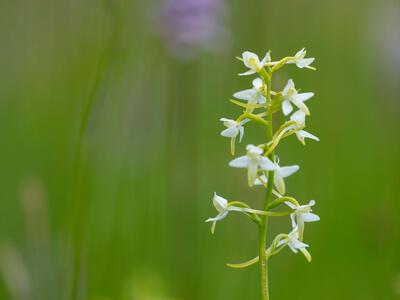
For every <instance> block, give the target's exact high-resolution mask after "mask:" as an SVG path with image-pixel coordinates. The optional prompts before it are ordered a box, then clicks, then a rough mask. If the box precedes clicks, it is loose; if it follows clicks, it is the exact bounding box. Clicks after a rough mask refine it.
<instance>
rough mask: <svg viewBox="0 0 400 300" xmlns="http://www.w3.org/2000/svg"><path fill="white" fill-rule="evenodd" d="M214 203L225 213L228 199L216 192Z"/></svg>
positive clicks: (217, 208)
mask: <svg viewBox="0 0 400 300" xmlns="http://www.w3.org/2000/svg"><path fill="white" fill-rule="evenodd" d="M213 204H214V207H215V208H216V210H218V211H219V212H220V213H223V212H225V211H226V208H227V207H228V200H226V199H225V198H223V197H221V196H218V195H217V193H214V197H213Z"/></svg>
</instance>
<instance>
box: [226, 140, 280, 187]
mask: <svg viewBox="0 0 400 300" xmlns="http://www.w3.org/2000/svg"><path fill="white" fill-rule="evenodd" d="M246 150H247V154H246V155H244V156H241V157H238V158H235V159H234V160H232V161H231V162H230V163H229V166H231V167H234V168H247V174H248V175H247V177H248V183H249V186H253V185H254V180H255V179H256V177H257V172H258V169H259V168H260V169H263V170H265V171H274V170H276V165H275V164H274V163H273V162H272V161H271V160H270V159H269V158H268V157H266V156H262V154H263V152H264V151H263V149H261V148H260V147H257V146H254V145H247V147H246Z"/></svg>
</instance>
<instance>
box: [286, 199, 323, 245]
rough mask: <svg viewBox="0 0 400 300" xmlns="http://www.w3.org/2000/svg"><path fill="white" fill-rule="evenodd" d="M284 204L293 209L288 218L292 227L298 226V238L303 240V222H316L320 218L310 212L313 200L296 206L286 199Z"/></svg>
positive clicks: (313, 203)
mask: <svg viewBox="0 0 400 300" xmlns="http://www.w3.org/2000/svg"><path fill="white" fill-rule="evenodd" d="M285 204H286V205H287V206H289V207H290V208H291V209H293V210H294V212H293V213H292V214H290V219H291V220H292V226H293V228H295V227H298V229H299V238H300V240H303V235H304V223H305V222H316V221H319V220H320V218H319V216H318V215H316V214H313V213H312V209H311V207H312V206H314V205H315V200H311V201H310V202H309V203H308V204H306V205H299V206H296V205H294V204H293V203H291V202H288V201H286V202H285Z"/></svg>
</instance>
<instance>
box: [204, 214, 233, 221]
mask: <svg viewBox="0 0 400 300" xmlns="http://www.w3.org/2000/svg"><path fill="white" fill-rule="evenodd" d="M227 215H228V212H224V213H222V214H218V215H217V216H216V217H214V218H209V219H207V220H206V222H217V221H220V220H222V219H224V218H226V216H227Z"/></svg>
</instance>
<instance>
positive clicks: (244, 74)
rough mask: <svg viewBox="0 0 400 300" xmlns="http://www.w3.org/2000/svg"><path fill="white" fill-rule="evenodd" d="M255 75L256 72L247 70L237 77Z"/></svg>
mask: <svg viewBox="0 0 400 300" xmlns="http://www.w3.org/2000/svg"><path fill="white" fill-rule="evenodd" d="M255 73H256V71H254V70H248V71H246V72H243V73H239V76H246V75H252V74H255Z"/></svg>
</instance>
